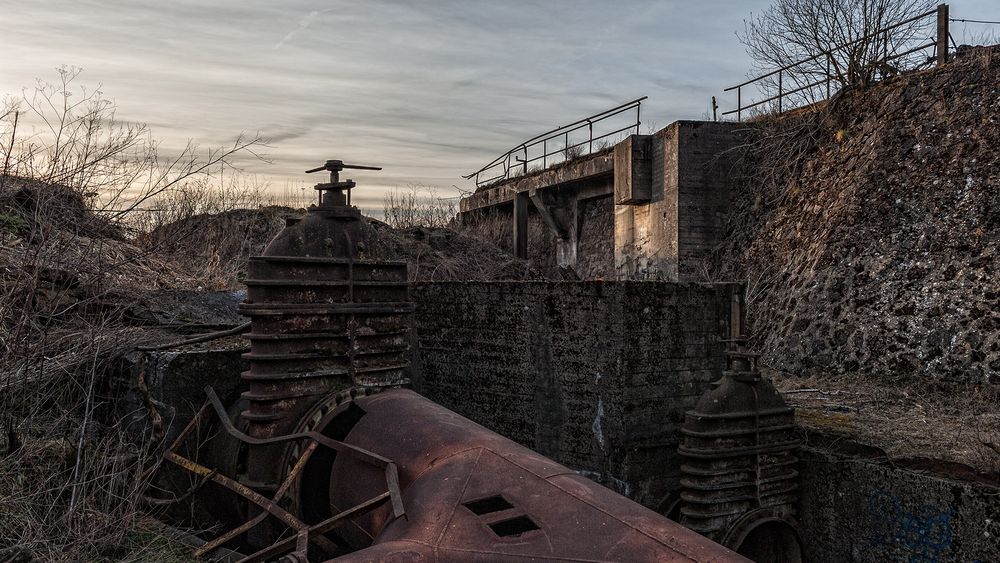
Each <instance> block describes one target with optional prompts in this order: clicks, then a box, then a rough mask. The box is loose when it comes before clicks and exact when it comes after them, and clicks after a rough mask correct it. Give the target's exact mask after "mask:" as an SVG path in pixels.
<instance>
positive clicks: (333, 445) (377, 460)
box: [205, 387, 393, 467]
mask: <svg viewBox="0 0 1000 563" xmlns="http://www.w3.org/2000/svg"><path fill="white" fill-rule="evenodd" d="M205 393H206V394H207V395H208V399H209V402H210V403H211V404H212V406H213V407H214V408H215V412H216V414H217V415H219V418H220V420H221V422H222V425H223V427H224V428H225V429H226V432H228V433H229V435H231V436H233V437H234V438H236V439H237V440H239V441H241V442H244V443H246V444H250V445H252V446H267V445H271V444H280V443H283V442H290V441H292V440H299V439H303V438H308V439H311V440H314V441H316V442H319V443H320V444H321V445H323V446H326V447H328V448H330V449H331V450H336V451H338V452H341V453H347V454H353V455H354V456H355V457H357V458H359V459H361V460H362V461H367V462H368V463H370V464H372V465H375V466H378V467H384V466H385V465H386V464H389V463H393V462H392V460H390V459H388V458H385V457H382V456H380V455H378V454H376V453H374V452H370V451H368V450H366V449H364V448H359V447H357V446H352V445H351V444H345V443H344V442H341V441H338V440H334V439H333V438H330V437H329V436H324V435H323V434H320V433H318V432H296V433H294V434H285V435H283V436H274V437H271V438H254V437H253V436H248V435H246V434H244V433H243V432H240V431H239V430H238V429H237V428H236V427H235V426H233V423H232V422H230V421H229V417H228V416H226V415H225V413H226V409H225V407H223V406H222V401H221V400H219V396H218V395H217V394H216V393H215V390H214V389H212V388H211V387H205Z"/></svg>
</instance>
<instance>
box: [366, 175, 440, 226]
mask: <svg viewBox="0 0 1000 563" xmlns="http://www.w3.org/2000/svg"><path fill="white" fill-rule="evenodd" d="M455 201H456V200H455V199H454V198H443V197H441V196H439V195H437V193H435V192H434V190H432V189H430V188H428V187H426V186H419V185H413V184H411V185H409V186H407V188H406V189H405V190H400V189H398V188H397V189H395V190H392V191H390V192H386V194H385V197H384V200H383V205H382V215H383V218H384V220H385V222H386V223H387V224H388V225H389V226H390V227H392V228H394V229H409V228H411V227H429V228H441V227H447V226H449V225H450V224H451V223H452V221H454V219H455V215H456V213H457V212H458V210H457V209H456V206H455Z"/></svg>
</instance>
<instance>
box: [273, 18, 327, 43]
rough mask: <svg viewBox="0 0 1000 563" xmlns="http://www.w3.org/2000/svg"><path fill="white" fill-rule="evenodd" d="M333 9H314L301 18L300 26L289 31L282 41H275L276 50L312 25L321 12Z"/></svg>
mask: <svg viewBox="0 0 1000 563" xmlns="http://www.w3.org/2000/svg"><path fill="white" fill-rule="evenodd" d="M332 11H333V8H326V9H323V10H313V11H311V12H309V15H307V16H306V17H304V18H302V19H301V20H299V27H297V28H295V29H293V30H291V31H289V32H288V34H287V35H285V36H284V37H282V38H281V41H278V42H277V43H275V45H274V50H275V51H277V50H278V49H280V48H282V47H284V46H285V43H288V42H289V41H291V40H292V38H293V37H295V36H296V35H298V34H299V33H300V32H302V31H305V30H306V29H307V28H308V27H309V26H310V25H312V23H313V22H314V21H316V18H318V17H319V16H320V15H321V14H325V13H327V12H332Z"/></svg>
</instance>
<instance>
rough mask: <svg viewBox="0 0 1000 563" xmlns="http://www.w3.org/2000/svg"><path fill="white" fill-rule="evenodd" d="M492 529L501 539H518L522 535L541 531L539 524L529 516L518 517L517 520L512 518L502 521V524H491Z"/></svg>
mask: <svg viewBox="0 0 1000 563" xmlns="http://www.w3.org/2000/svg"><path fill="white" fill-rule="evenodd" d="M490 529H491V530H493V533H494V534H496V535H498V536H500V537H501V538H516V537H518V536H521V535H522V534H526V533H528V532H533V531H535V530H540V529H541V528H539V527H538V524H535V521H534V520H532V519H531V518H528V517H527V516H518V517H517V518H511V519H510V520H501V521H500V522H494V523H493V524H490Z"/></svg>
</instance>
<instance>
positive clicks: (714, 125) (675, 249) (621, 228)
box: [615, 121, 741, 280]
mask: <svg viewBox="0 0 1000 563" xmlns="http://www.w3.org/2000/svg"><path fill="white" fill-rule="evenodd" d="M740 128H741V126H740V125H739V124H737V123H719V122H706V121H678V122H675V123H673V124H671V125H670V126H669V127H667V128H665V129H663V130H661V131H659V132H657V133H656V134H655V135H654V136H653V139H652V149H651V150H652V158H651V162H652V186H651V191H650V198H649V202H648V203H638V204H634V205H632V204H625V205H616V206H615V269H616V271H617V272H618V277H619V279H664V280H676V279H681V280H684V279H697V278H698V277H699V274H700V270H701V267H700V261H701V259H702V257H704V256H705V254H706V253H707V252H708V251H710V250H711V249H712V248H713V247H714V246H715V245H716V244H717V243H718V242H719V241H720V240H722V236H723V234H724V232H723V230H724V227H725V217H726V213H727V211H728V205H729V191H730V182H729V175H730V172H731V169H732V165H733V163H732V158H731V157H730V152H731V149H732V148H733V147H734V146H735V145H737V144H738V143H739V142H740Z"/></svg>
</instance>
